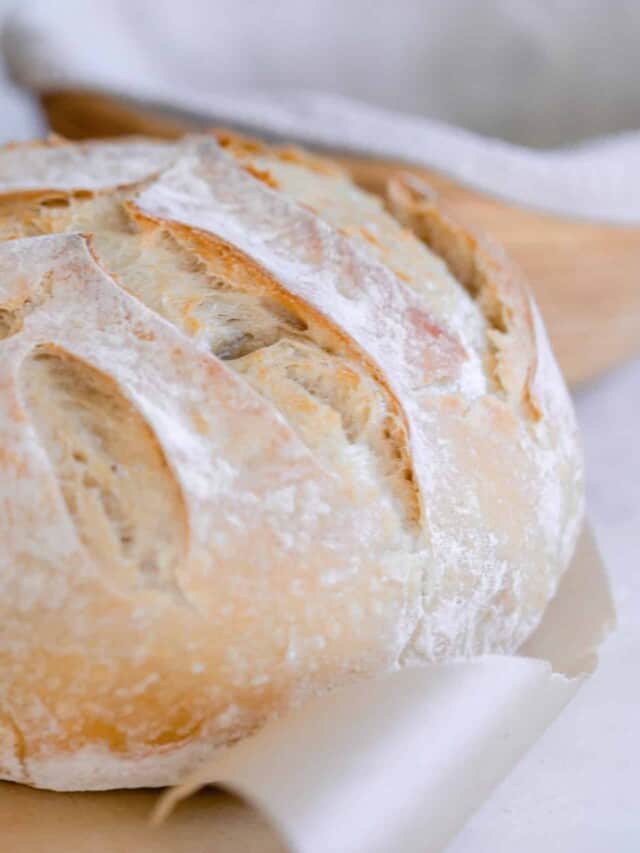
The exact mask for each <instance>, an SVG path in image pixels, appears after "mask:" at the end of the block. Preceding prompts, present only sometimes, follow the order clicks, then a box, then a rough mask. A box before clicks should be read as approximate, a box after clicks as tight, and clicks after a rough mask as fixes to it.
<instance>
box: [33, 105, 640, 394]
mask: <svg viewBox="0 0 640 853" xmlns="http://www.w3.org/2000/svg"><path fill="white" fill-rule="evenodd" d="M42 103H43V107H44V110H45V112H46V114H47V116H48V118H49V121H50V124H51V127H52V128H53V130H55V131H56V132H58V133H61V134H63V135H64V136H66V137H68V138H71V139H84V138H88V137H105V136H118V135H123V134H130V133H145V134H150V135H153V136H158V137H163V138H175V137H176V136H179V135H181V134H182V133H184V132H185V131H188V130H191V129H193V128H192V126H190V125H189V124H188V123H187V122H184V121H177V120H175V119H173V118H168V117H167V116H165V115H163V114H161V113H154V112H152V111H146V110H145V111H140V110H138V111H134V110H132V109H131V108H129V107H127V106H124V105H123V104H121V103H120V102H118V101H117V100H115V99H112V98H109V97H106V96H104V95H97V94H95V93H91V92H71V91H64V92H54V93H50V94H48V95H45V96H43V98H42ZM336 159H338V160H340V161H341V162H342V163H343V164H344V165H345V166H346V167H347V168H348V169H349V170H350V172H351V173H352V175H353V177H354V179H355V180H356V181H357V182H358V183H359V184H360V185H361V186H363V187H365V188H367V189H369V190H372V191H373V192H378V193H379V192H381V191H382V190H383V188H384V185H385V183H386V181H387V179H388V178H389V176H390V175H392V174H393V173H394V172H398V171H405V172H406V171H409V172H414V173H417V174H419V175H420V176H421V177H423V178H424V179H426V180H427V181H428V182H429V183H430V184H431V186H432V187H433V188H434V189H435V190H436V191H437V192H438V194H439V195H440V196H441V197H442V198H443V199H444V200H445V201H446V202H447V204H448V205H449V207H450V208H451V209H452V210H453V211H454V212H455V213H456V214H457V215H458V217H459V219H460V220H462V221H464V222H467V223H468V224H470V225H472V226H474V227H476V228H478V229H480V230H482V231H485V232H486V233H488V234H490V235H491V236H492V237H493V238H494V239H495V240H497V241H498V242H499V243H501V244H502V245H503V246H504V247H505V249H506V251H507V252H508V253H509V255H510V256H511V257H512V258H513V259H514V260H515V261H516V263H517V264H518V265H519V266H520V267H521V269H522V270H523V271H524V273H525V275H526V277H527V279H528V281H529V283H530V285H531V287H532V288H533V290H534V292H535V295H536V298H537V300H538V304H539V305H540V308H541V311H542V314H543V316H544V318H545V322H546V324H547V328H548V330H549V334H550V337H551V341H552V344H553V348H554V350H555V352H556V355H557V357H558V360H559V362H560V365H561V367H562V369H563V371H564V373H565V376H566V377H567V379H568V380H569V382H571V383H573V384H576V383H580V382H584V381H586V380H588V379H591V378H592V377H594V376H596V375H598V374H600V373H602V372H603V371H604V370H606V369H607V368H609V367H611V366H613V365H615V364H616V363H618V362H620V361H622V360H623V359H625V358H628V357H630V356H631V355H633V354H635V353H639V352H640V226H638V227H621V226H607V225H602V224H596V223H589V222H578V221H575V220H569V219H563V218H561V217H558V216H552V215H548V214H544V213H539V212H536V211H532V210H528V209H525V208H522V207H518V206H516V205H512V204H507V203H505V202H503V201H499V200H497V199H495V198H492V197H490V196H488V195H485V194H483V193H479V192H476V191H475V190H471V189H469V188H467V187H464V186H461V185H460V184H457V183H455V182H454V181H451V180H449V179H447V178H444V177H443V176H441V175H438V174H436V173H434V172H431V171H429V170H427V169H424V168H421V167H414V166H410V165H406V164H398V163H388V162H380V161H373V160H369V159H363V158H356V157H344V156H343V157H340V156H338V157H336Z"/></svg>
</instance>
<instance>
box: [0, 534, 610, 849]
mask: <svg viewBox="0 0 640 853" xmlns="http://www.w3.org/2000/svg"><path fill="white" fill-rule="evenodd" d="M613 618H614V617H613V609H612V604H611V599H610V595H609V590H608V586H607V581H606V575H605V574H604V571H603V568H602V564H601V562H600V559H599V556H598V554H597V551H596V549H595V547H594V545H593V541H592V538H591V535H590V533H589V532H588V531H586V532H585V534H584V535H583V538H582V540H581V543H580V546H579V548H578V551H577V554H576V557H575V558H574V561H573V563H572V566H571V568H570V569H569V571H568V572H567V574H566V576H565V577H564V579H563V581H562V583H561V586H560V589H559V591H558V595H557V596H556V598H555V599H554V601H553V603H552V605H551V606H550V607H549V609H548V611H547V613H546V615H545V618H544V620H543V623H542V624H541V626H540V628H539V629H538V630H537V631H536V633H535V635H534V636H533V637H532V638H531V639H530V640H529V641H528V643H527V644H526V647H525V648H524V649H523V650H522V654H521V655H519V656H513V657H502V656H487V657H483V658H476V659H473V660H470V661H456V662H453V663H449V664H444V665H438V666H433V667H426V668H416V669H408V670H404V671H402V672H398V673H395V674H393V675H391V676H388V677H386V678H382V679H377V680H373V681H367V682H362V683H360V684H355V685H352V686H350V687H348V688H345V689H344V690H340V691H336V692H335V693H334V694H331V695H329V696H325V697H322V698H320V699H318V700H314V701H312V702H310V703H308V704H307V705H305V706H304V707H303V708H302V709H300V710H299V711H296V712H294V713H292V714H290V715H288V716H287V717H285V718H283V719H281V720H275V721H273V722H272V723H270V724H268V725H267V726H265V727H264V728H263V729H262V730H261V731H260V732H259V733H258V734H257V735H256V736H254V737H252V738H249V739H247V740H245V741H243V742H241V743H240V744H238V745H236V746H234V747H233V748H230V749H228V750H224V751H222V752H221V753H220V756H219V758H218V759H217V760H216V761H215V762H213V763H212V764H211V765H209V766H207V767H206V768H203V769H201V770H200V771H199V772H198V773H197V774H196V775H194V777H193V778H192V779H191V780H190V782H189V785H187V786H185V788H184V789H182V790H181V791H180V792H178V794H177V795H174V796H173V798H172V800H173V801H177V800H178V799H179V798H180V797H183V796H186V795H187V794H188V793H189V792H190V791H191V790H195V789H197V788H198V787H199V786H200V785H203V784H205V783H208V782H213V783H220V784H223V785H224V786H225V787H227V788H228V789H231V790H234V791H237V792H238V793H239V794H240V795H242V796H243V797H244V798H246V800H247V801H250V802H253V803H255V804H256V805H257V806H259V808H260V809H261V811H262V812H263V813H264V814H265V815H267V816H268V817H269V819H270V821H273V824H274V825H275V826H276V827H278V832H276V831H275V830H274V829H272V828H271V826H270V825H269V823H267V821H266V820H265V819H264V818H262V817H260V815H259V813H258V811H256V810H255V809H252V808H250V807H249V806H247V805H245V804H244V803H243V802H241V801H240V800H238V799H234V798H232V797H230V796H228V795H225V794H223V793H221V792H219V791H212V790H211V789H207V790H204V791H201V792H200V793H198V794H195V795H192V796H190V797H189V798H188V799H187V800H186V801H184V802H180V804H179V805H178V806H177V808H176V809H175V810H174V811H173V812H172V813H171V814H170V816H169V817H168V818H167V820H166V821H165V822H164V823H163V824H161V825H160V826H154V827H152V826H150V825H149V822H148V818H149V815H150V813H151V811H152V809H153V808H154V805H156V804H157V797H158V795H157V793H156V792H153V791H121V792H120V791H119V792H106V793H91V794H68V793H64V794H60V793H52V792H46V791H36V790H32V789H29V788H26V787H21V786H18V785H11V784H0V850H2V851H5V850H6V851H11V853H40V851H47V853H63V851H64V853H94V851H95V853H98V851H100V853H106V851H109V853H111V851H114V853H117V851H121V850H122V851H125V850H126V851H127V853H129V851H136V853H196V851H198V853H201V851H203V852H204V851H208V850H215V851H219V853H241V851H242V853H251V851H254V850H255V851H260V853H272V851H273V853H275V851H278V853H280V851H285V850H287V849H290V850H295V851H299V853H332V851H335V853H338V852H339V853H388V851H390V850H402V851H403V853H429V851H431V853H435V851H437V850H441V849H442V848H443V846H444V845H445V844H446V842H447V841H448V840H449V839H450V838H451V837H452V835H453V834H455V832H456V831H457V830H458V829H459V828H460V827H461V826H462V824H463V823H464V821H465V820H466V819H467V817H468V816H469V815H470V814H471V812H472V811H473V810H474V809H476V808H477V807H478V806H479V805H480V803H481V802H482V801H483V800H484V799H485V797H486V796H487V795H488V794H489V793H490V791H491V790H492V789H493V788H494V787H495V786H496V785H497V784H498V782H500V781H501V779H502V778H504V776H505V775H506V774H507V773H508V772H509V770H510V769H511V768H512V767H513V765H514V764H515V763H516V762H517V761H518V759H519V758H520V757H521V756H522V754H523V753H524V752H525V751H526V749H527V748H528V747H529V746H530V745H531V744H532V743H533V742H534V741H535V740H536V739H537V737H538V736H539V735H540V734H541V733H542V731H543V730H544V729H545V728H546V727H547V725H548V724H549V723H550V722H551V720H553V718H554V717H555V716H557V714H558V713H559V712H560V711H561V709H562V708H563V707H564V706H565V705H566V703H567V702H568V701H569V700H570V699H571V697H572V696H573V695H574V694H575V692H576V691H577V689H578V688H579V685H580V683H581V682H582V680H583V679H584V677H585V676H586V674H588V672H589V671H591V670H592V669H593V667H594V666H595V662H596V649H597V646H598V644H599V643H600V641H601V640H602V638H603V637H604V635H605V634H606V632H607V631H608V629H609V628H610V627H611V625H612V624H613ZM167 804H169V803H168V801H165V805H167Z"/></svg>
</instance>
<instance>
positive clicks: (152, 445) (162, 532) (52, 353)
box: [20, 345, 187, 604]
mask: <svg viewBox="0 0 640 853" xmlns="http://www.w3.org/2000/svg"><path fill="white" fill-rule="evenodd" d="M20 386H21V391H22V395H23V399H24V401H25V404H26V407H27V410H28V412H29V414H30V417H31V420H32V423H33V425H34V427H35V429H36V432H37V434H38V437H39V439H40V442H41V444H42V446H43V448H44V449H45V451H46V453H47V455H48V457H49V461H50V463H51V467H52V469H53V471H54V473H55V476H56V479H57V482H58V485H59V487H60V491H61V493H62V496H63V498H64V501H65V504H66V507H67V511H68V513H69V515H70V517H71V519H72V521H73V523H74V525H75V528H76V531H77V534H78V537H79V539H80V541H81V542H82V544H83V545H84V546H85V548H86V549H87V550H88V551H89V553H90V554H91V556H92V557H93V559H94V560H95V562H96V564H97V565H98V566H99V567H100V568H101V570H102V573H103V577H104V578H105V580H106V582H107V584H109V585H115V587H116V588H117V589H118V590H119V591H121V592H125V593H131V592H133V591H135V590H136V589H142V588H147V589H155V590H159V591H162V592H164V593H167V594H169V595H171V596H172V597H174V598H175V599H176V600H177V601H179V602H180V603H182V604H186V601H185V599H184V596H183V594H182V592H181V590H180V588H179V586H178V584H177V579H176V577H177V576H176V570H177V566H178V565H179V561H180V560H181V559H183V557H184V555H185V553H186V549H187V513H186V507H185V504H184V499H183V496H182V493H181V490H180V487H179V485H178V483H177V481H176V479H175V476H174V475H173V473H172V471H171V469H170V468H169V466H168V464H167V460H166V458H165V456H164V453H163V451H162V449H161V447H160V445H159V443H158V440H157V438H156V436H155V434H154V432H153V431H152V429H151V428H150V426H149V425H148V424H147V422H146V420H145V419H144V418H143V417H142V415H141V414H140V413H139V412H138V411H137V409H136V408H135V407H134V406H133V405H132V404H131V402H130V401H129V400H127V399H126V398H125V397H124V395H123V394H122V392H121V390H120V388H119V387H118V385H117V384H116V382H114V380H113V379H111V378H110V377H109V376H107V375H106V374H104V373H102V372H100V371H99V370H97V369H96V368H94V367H92V366H91V365H89V364H87V363H86V362H84V361H82V360H81V359H78V358H76V357H75V356H72V355H71V354H69V353H68V352H65V351H64V350H61V349H59V348H58V347H55V346H53V345H46V346H41V347H38V348H37V349H35V350H34V351H33V352H32V353H31V355H30V356H29V357H28V358H27V359H26V360H25V361H24V362H23V365H22V367H21V373H20Z"/></svg>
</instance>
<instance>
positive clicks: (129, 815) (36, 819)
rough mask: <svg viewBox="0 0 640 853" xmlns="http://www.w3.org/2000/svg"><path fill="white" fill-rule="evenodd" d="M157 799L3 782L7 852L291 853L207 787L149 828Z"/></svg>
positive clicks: (145, 793)
mask: <svg viewBox="0 0 640 853" xmlns="http://www.w3.org/2000/svg"><path fill="white" fill-rule="evenodd" d="M159 795H160V793H159V792H158V791H150V790H136V791H103V792H100V793H88V794H71V793H65V794H59V793H56V792H54V791H38V790H35V789H34V788H27V787H26V786H23V785H12V784H9V783H7V782H1V783H0V850H2V853H287V850H288V848H287V846H286V845H285V844H284V843H283V841H282V840H281V839H280V838H279V837H278V835H277V834H276V832H275V831H274V830H273V829H272V828H271V827H270V826H269V824H268V823H267V822H266V821H265V820H264V819H263V818H262V817H261V816H260V815H259V814H258V813H257V812H256V811H254V810H253V809H251V808H250V807H249V806H247V805H246V804H245V803H243V802H242V801H241V800H238V799H236V798H235V797H232V796H230V795H228V794H225V793H224V792H222V791H218V790H215V789H207V790H204V791H201V792H200V793H199V794H196V795H195V796H192V797H190V798H189V799H188V800H186V801H185V802H183V803H181V804H180V805H179V806H178V807H177V809H176V811H175V812H174V813H173V814H172V815H170V816H169V818H168V819H167V821H166V822H165V823H164V824H161V825H160V826H152V825H151V823H150V817H151V814H152V811H153V808H154V806H155V804H156V803H157V801H158V797H159Z"/></svg>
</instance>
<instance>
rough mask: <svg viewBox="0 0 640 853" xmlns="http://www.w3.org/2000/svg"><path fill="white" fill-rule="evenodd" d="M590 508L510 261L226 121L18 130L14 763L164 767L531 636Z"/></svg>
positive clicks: (417, 202)
mask: <svg viewBox="0 0 640 853" xmlns="http://www.w3.org/2000/svg"><path fill="white" fill-rule="evenodd" d="M582 512H583V489H582V461H581V453H580V449H579V442H578V439H577V433H576V425H575V421H574V414H573V411H572V408H571V404H570V401H569V398H568V395H567V393H566V390H565V387H564V385H563V382H562V379H561V377H560V375H559V373H558V371H557V368H556V366H555V363H554V360H553V357H552V355H551V353H550V350H549V346H548V344H547V340H546V337H545V332H544V329H543V327H542V324H541V321H540V319H539V316H538V313H537V310H536V308H535V306H534V305H533V304H532V302H531V299H530V297H529V294H528V292H527V290H526V288H525V287H524V286H523V285H522V284H521V282H520V280H519V278H518V275H517V274H516V273H515V272H514V270H513V269H512V268H511V267H510V266H509V264H508V263H507V261H506V260H505V259H504V258H503V257H502V256H501V254H500V252H499V251H497V250H496V249H495V248H494V247H492V246H491V245H490V244H487V243H486V242H485V241H482V240H480V239H479V238H477V237H475V236H473V235H471V234H469V233H468V232H467V231H465V230H464V229H462V228H461V227H460V226H459V225H457V224H456V223H455V222H453V221H452V220H451V219H450V218H449V217H448V216H447V214H446V212H445V211H443V210H441V209H440V207H439V205H438V202H437V199H434V198H432V197H431V196H430V194H429V191H428V188H425V187H423V186H420V185H419V184H417V183H415V182H413V183H412V182H411V181H410V180H409V179H403V178H402V177H399V178H398V179H396V180H394V181H392V182H391V184H390V186H389V188H388V195H387V199H386V202H383V201H382V200H380V199H378V198H377V197H373V196H369V195H367V194H365V193H364V192H362V191H361V190H359V189H358V188H357V187H355V186H354V185H353V184H352V183H350V181H349V180H348V178H347V177H346V176H345V175H344V174H343V173H342V172H341V171H340V170H339V169H338V168H337V167H335V166H333V165H332V164H331V163H329V162H327V161H325V160H320V159H318V158H315V157H312V156H311V155H308V154H305V153H303V152H300V151H298V150H296V149H288V148H284V149H269V148H266V147H265V146H262V145H260V144H258V143H254V142H252V141H249V140H243V139H240V138H237V137H232V136H230V135H225V134H218V135H217V137H216V136H215V135H213V134H211V135H202V136H194V137H189V138H185V139H184V140H181V141H179V142H176V143H171V144H168V143H160V142H154V141H151V140H144V139H132V140H125V141H118V142H95V143H88V144H82V145H72V144H67V143H65V142H63V141H60V140H50V141H48V142H45V143H37V144H32V145H26V146H17V147H9V148H5V149H3V150H2V151H0V777H1V778H4V779H11V780H15V781H19V782H25V783H28V784H31V785H36V786H40V787H46V788H53V789H59V790H79V789H101V788H109V787H134V786H142V785H164V784H168V783H173V782H176V781H178V780H179V779H180V777H181V776H182V775H183V774H184V773H185V772H186V771H187V770H189V769H190V768H193V767H194V766H196V765H197V764H198V763H199V762H201V761H202V760H204V759H206V758H208V757H210V755H211V753H212V751H213V750H215V749H216V748H217V747H219V746H220V745H222V744H226V743H229V742H230V741H233V740H235V739H237V738H240V737H242V736H245V735H247V734H248V733H250V732H252V731H254V730H255V729H256V728H257V727H258V726H260V725H261V724H262V723H264V722H265V721H266V720H267V719H269V718H270V717H272V716H274V715H277V714H281V713H283V712H285V711H286V710H287V709H288V708H291V707H292V706H294V705H296V704H298V703H300V702H302V701H304V700H305V699H306V698H309V697H311V696H313V695H316V694H318V693H321V692H324V691H326V690H328V689H331V688H333V687H336V686H339V685H340V684H343V683H345V682H347V681H348V680H350V679H355V678H362V677H364V676H371V675H378V674H382V673H385V672H389V671H391V670H394V669H396V668H397V667H401V666H405V665H408V664H416V663H428V662H432V661H440V660H444V659H449V658H453V657H456V656H468V655H475V654H478V653H486V652H498V653H500V652H512V651H514V650H516V649H517V648H518V647H519V645H520V644H521V643H522V642H523V641H524V640H525V638H526V637H527V636H528V635H529V634H530V633H531V632H532V630H533V629H534V628H535V627H536V625H537V624H538V622H539V620H540V618H541V616H542V613H543V611H544V609H545V606H546V605H547V603H548V602H549V600H550V599H551V598H552V596H553V595H554V592H555V590H556V587H557V584H558V581H559V579H560V577H561V575H562V573H563V571H564V569H565V568H566V566H567V564H568V562H569V560H570V559H571V556H572V553H573V550H574V546H575V543H576V539H577V536H578V532H579V527H580V523H581V519H582Z"/></svg>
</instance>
